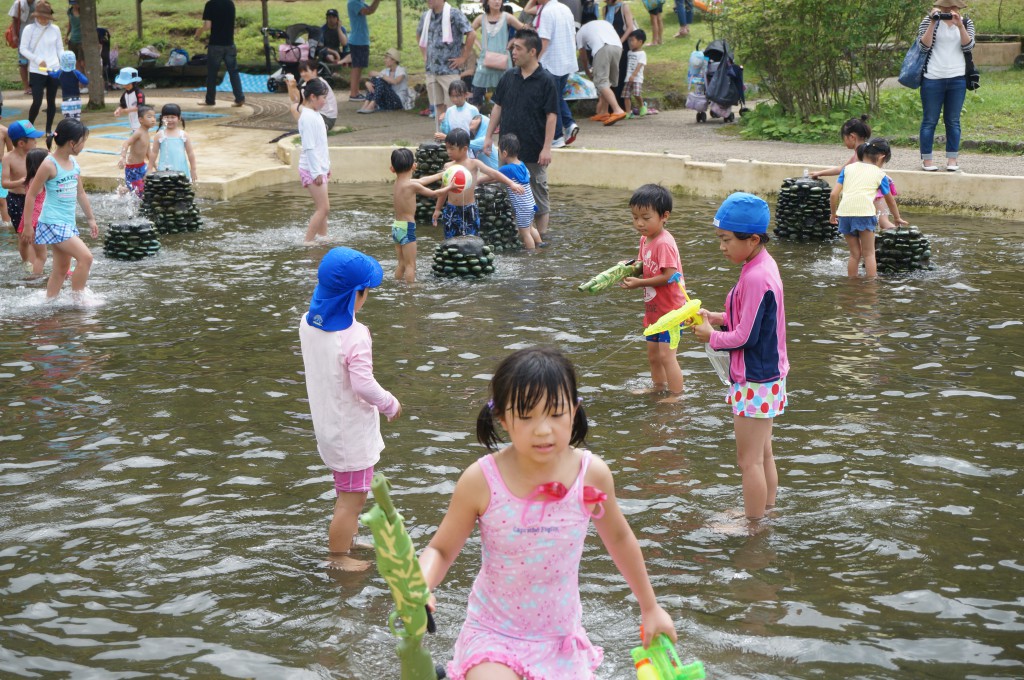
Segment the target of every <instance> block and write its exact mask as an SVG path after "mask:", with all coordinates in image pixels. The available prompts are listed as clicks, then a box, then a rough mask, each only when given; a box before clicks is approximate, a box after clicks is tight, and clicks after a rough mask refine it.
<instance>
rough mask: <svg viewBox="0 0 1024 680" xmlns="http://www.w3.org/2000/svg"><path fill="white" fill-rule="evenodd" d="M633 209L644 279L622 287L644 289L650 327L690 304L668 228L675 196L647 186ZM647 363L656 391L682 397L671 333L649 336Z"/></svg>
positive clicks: (633, 200)
mask: <svg viewBox="0 0 1024 680" xmlns="http://www.w3.org/2000/svg"><path fill="white" fill-rule="evenodd" d="M629 209H630V210H631V211H632V212H633V228H634V229H636V230H637V231H638V232H640V253H639V255H637V260H638V261H640V262H642V263H643V267H644V270H643V278H642V279H641V278H636V277H632V276H629V277H626V278H625V279H623V280H622V283H621V284H619V285H620V286H622V287H623V288H629V289H633V288H643V289H644V326H650V325H651V324H652V323H654V322H655V321H657V320H658V319H660V318H661V317H662V316H664V315H665V314H667V313H668V312H671V311H673V310H675V309H679V308H680V307H682V306H683V305H684V304H685V303H686V297H685V296H684V295H683V291H684V290H685V285H686V284H685V283H684V281H683V265H682V263H681V262H680V260H679V249H678V248H676V240H675V239H674V238H672V234H670V233H668V231H666V229H665V224H666V223H667V222H668V217H669V215H670V214H671V213H672V194H670V193H669V191H668V189H666V188H665V187H663V186H660V185H657V184H645V185H643V186H642V187H640V188H639V189H637V190H636V191H635V192H633V196H632V198H630V199H629ZM677 274H678V276H677ZM647 361H648V362H649V363H650V365H651V379H652V380H653V381H654V390H655V391H660V390H668V391H669V392H671V393H673V394H676V395H678V394H682V391H683V371H682V369H681V368H679V360H678V359H676V351H675V350H674V349H672V348H671V347H669V335H668V331H666V332H664V333H659V334H657V335H650V336H647Z"/></svg>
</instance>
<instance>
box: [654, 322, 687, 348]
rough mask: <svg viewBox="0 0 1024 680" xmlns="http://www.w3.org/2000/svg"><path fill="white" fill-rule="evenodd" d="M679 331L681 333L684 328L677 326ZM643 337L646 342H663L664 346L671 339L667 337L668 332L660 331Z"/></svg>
mask: <svg viewBox="0 0 1024 680" xmlns="http://www.w3.org/2000/svg"><path fill="white" fill-rule="evenodd" d="M679 329H680V330H681V331H682V330H684V327H683V326H679ZM645 337H646V339H647V342H664V343H666V344H667V343H670V342H672V338H670V337H669V335H668V331H662V332H661V333H656V334H654V335H648V336H645Z"/></svg>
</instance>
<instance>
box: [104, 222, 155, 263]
mask: <svg viewBox="0 0 1024 680" xmlns="http://www.w3.org/2000/svg"><path fill="white" fill-rule="evenodd" d="M159 251H160V241H158V240H157V238H156V230H155V229H154V228H153V225H152V224H150V223H149V222H147V221H141V220H140V221H137V222H119V223H117V224H111V225H110V226H109V227H108V228H107V234H106V236H105V237H104V239H103V253H104V254H105V255H106V256H107V257H112V258H115V259H118V260H141V259H142V258H144V257H149V256H150V255H156V254H157V252H159Z"/></svg>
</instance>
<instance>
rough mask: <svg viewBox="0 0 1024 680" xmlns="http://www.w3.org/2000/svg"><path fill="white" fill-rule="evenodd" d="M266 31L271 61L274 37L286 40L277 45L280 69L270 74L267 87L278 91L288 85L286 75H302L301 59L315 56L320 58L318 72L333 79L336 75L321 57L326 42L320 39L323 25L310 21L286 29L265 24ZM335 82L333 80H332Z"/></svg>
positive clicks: (268, 89) (316, 58) (265, 41)
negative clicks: (285, 82) (300, 70)
mask: <svg viewBox="0 0 1024 680" xmlns="http://www.w3.org/2000/svg"><path fill="white" fill-rule="evenodd" d="M260 33H262V34H263V49H264V52H265V53H266V56H267V61H268V63H269V61H270V39H271V38H275V39H277V40H283V41H284V42H283V43H282V44H280V45H278V46H277V65H278V69H277V70H276V71H274V72H273V73H271V74H270V75H269V76H268V77H267V91H268V92H277V91H278V90H279V89H281V88H283V87H285V84H284V77H285V75H286V74H291V75H292V76H294V77H295V78H298V77H299V62H301V61H307V60H309V59H315V60H316V62H317V75H318V76H320V77H321V78H323V79H324V80H326V81H327V82H328V83H331V82H332V80H333V79H334V75H333V74H332V73H331V69H330V67H328V66H327V64H326V63H324V62H323V61H321V60H320V56H321V53H322V51H323V43H322V42H321V40H320V27H319V26H312V25H310V24H292V25H291V26H288V27H287V28H285V29H284V30H283V31H282V30H280V29H277V28H269V27H267V26H264V27H263V28H261V29H260ZM332 84H333V83H332Z"/></svg>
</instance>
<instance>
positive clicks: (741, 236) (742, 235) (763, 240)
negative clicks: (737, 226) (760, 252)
mask: <svg viewBox="0 0 1024 680" xmlns="http://www.w3.org/2000/svg"><path fill="white" fill-rule="evenodd" d="M730 233H731V234H732V235H733V236H735V237H736V238H737V239H738V240H740V241H746V240H747V239H748V238H750V237H751V236H756V237H758V238H759V239H760V240H761V245H763V246H764V245H768V241H770V240H771V237H770V236H768V232H765V233H763V234H748V233H746V232H740V231H733V232H730Z"/></svg>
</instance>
